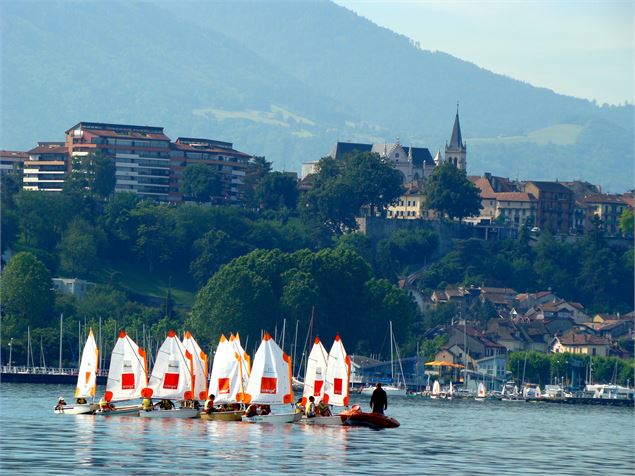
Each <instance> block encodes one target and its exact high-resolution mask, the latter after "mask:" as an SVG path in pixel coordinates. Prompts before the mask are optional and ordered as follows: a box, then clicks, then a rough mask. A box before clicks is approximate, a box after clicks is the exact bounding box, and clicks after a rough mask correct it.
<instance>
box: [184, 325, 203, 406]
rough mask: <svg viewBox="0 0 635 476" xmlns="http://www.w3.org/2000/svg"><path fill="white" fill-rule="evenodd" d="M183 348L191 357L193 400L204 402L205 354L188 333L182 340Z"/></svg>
mask: <svg viewBox="0 0 635 476" xmlns="http://www.w3.org/2000/svg"><path fill="white" fill-rule="evenodd" d="M183 347H185V350H187V351H188V352H189V353H190V354H191V355H192V368H191V369H190V371H191V372H192V374H193V375H194V389H193V391H194V399H195V400H205V399H207V354H206V353H205V352H203V351H202V350H201V347H200V346H199V345H198V342H196V340H195V339H194V337H192V334H190V332H189V331H188V332H186V333H185V337H184V338H183Z"/></svg>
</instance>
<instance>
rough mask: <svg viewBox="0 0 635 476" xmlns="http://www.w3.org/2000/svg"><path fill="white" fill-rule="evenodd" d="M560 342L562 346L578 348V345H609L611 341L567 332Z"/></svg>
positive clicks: (560, 338)
mask: <svg viewBox="0 0 635 476" xmlns="http://www.w3.org/2000/svg"><path fill="white" fill-rule="evenodd" d="M558 340H559V341H560V343H561V344H562V345H566V346H578V345H609V341H608V340H607V339H605V338H604V337H598V336H594V335H591V334H577V333H575V332H567V333H565V334H564V335H563V336H561V337H559V338H558Z"/></svg>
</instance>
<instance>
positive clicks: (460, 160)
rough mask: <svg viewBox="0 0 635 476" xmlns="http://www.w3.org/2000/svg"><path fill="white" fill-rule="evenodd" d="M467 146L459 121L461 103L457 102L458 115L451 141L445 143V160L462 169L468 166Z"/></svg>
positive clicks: (455, 119)
mask: <svg viewBox="0 0 635 476" xmlns="http://www.w3.org/2000/svg"><path fill="white" fill-rule="evenodd" d="M466 155H467V148H466V147H465V143H464V142H463V138H462V137H461V124H460V122H459V103H458V102H457V103H456V117H455V118H454V127H453V128H452V137H451V138H450V143H449V144H448V143H447V142H446V143H445V161H446V162H449V163H451V164H452V165H454V166H455V167H457V168H458V169H460V170H465V169H466V167H467V159H466Z"/></svg>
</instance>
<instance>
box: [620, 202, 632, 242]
mask: <svg viewBox="0 0 635 476" xmlns="http://www.w3.org/2000/svg"><path fill="white" fill-rule="evenodd" d="M634 227H635V221H634V219H633V210H631V209H629V208H627V209H625V210H624V211H623V212H622V214H621V215H620V231H621V232H622V235H625V236H629V235H633V233H635V230H634V229H633V228H634Z"/></svg>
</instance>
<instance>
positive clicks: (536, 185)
mask: <svg viewBox="0 0 635 476" xmlns="http://www.w3.org/2000/svg"><path fill="white" fill-rule="evenodd" d="M524 191H525V192H526V193H530V194H532V195H533V196H534V197H535V198H536V200H537V203H536V221H535V224H536V226H537V227H538V228H540V229H541V230H548V231H550V232H552V233H569V231H570V230H571V229H572V227H573V212H574V207H575V204H574V200H573V192H572V191H571V190H570V189H568V188H567V187H565V186H564V185H562V184H561V183H558V182H541V181H530V182H526V183H525V190H524Z"/></svg>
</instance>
